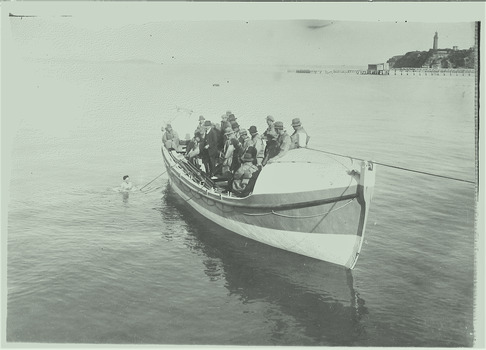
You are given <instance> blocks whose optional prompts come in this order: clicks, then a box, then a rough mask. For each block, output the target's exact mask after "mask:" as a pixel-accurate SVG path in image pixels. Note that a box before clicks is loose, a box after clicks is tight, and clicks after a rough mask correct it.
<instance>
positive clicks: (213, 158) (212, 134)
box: [203, 120, 219, 176]
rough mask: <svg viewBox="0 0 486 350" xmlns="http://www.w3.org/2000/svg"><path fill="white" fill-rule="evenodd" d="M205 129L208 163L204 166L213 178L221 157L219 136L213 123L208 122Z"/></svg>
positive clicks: (205, 148) (205, 147)
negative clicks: (219, 156)
mask: <svg viewBox="0 0 486 350" xmlns="http://www.w3.org/2000/svg"><path fill="white" fill-rule="evenodd" d="M204 127H205V128H206V131H205V136H204V150H205V151H204V153H205V157H204V158H205V160H206V161H205V163H204V166H205V168H206V173H207V174H208V175H209V176H213V175H214V171H215V169H216V162H217V160H218V155H219V149H218V146H219V135H218V131H217V130H216V129H215V128H214V127H213V123H211V121H209V120H206V121H205V122H204ZM204 158H203V159H204Z"/></svg>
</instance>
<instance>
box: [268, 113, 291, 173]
mask: <svg viewBox="0 0 486 350" xmlns="http://www.w3.org/2000/svg"><path fill="white" fill-rule="evenodd" d="M274 127H275V131H276V132H277V135H278V137H277V144H278V146H279V151H278V154H277V155H276V156H275V157H273V158H270V159H269V160H268V163H273V162H274V161H275V160H277V159H279V158H282V157H283V156H284V155H286V154H287V152H288V151H289V149H290V143H291V141H290V136H289V134H287V131H286V130H285V129H284V126H283V123H282V122H275V124H274Z"/></svg>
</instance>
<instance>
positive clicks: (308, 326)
mask: <svg viewBox="0 0 486 350" xmlns="http://www.w3.org/2000/svg"><path fill="white" fill-rule="evenodd" d="M162 201H164V202H165V203H163V205H162V207H164V208H165V209H167V210H168V212H167V213H166V214H164V212H163V211H162V213H161V214H162V216H165V215H173V214H174V213H173V212H172V210H173V209H175V210H177V212H178V213H179V215H180V217H181V218H182V219H183V220H184V222H185V223H186V224H187V226H186V227H185V229H186V230H187V232H188V234H187V237H186V239H185V243H184V244H185V245H186V246H187V247H188V249H190V250H192V251H194V252H195V253H197V254H200V255H202V256H204V259H205V260H204V265H205V266H204V272H205V274H206V275H207V276H208V278H209V279H210V280H212V281H216V280H224V283H225V287H226V288H227V289H228V291H229V293H228V295H230V296H237V298H238V299H239V300H240V301H241V303H243V304H246V303H251V302H258V301H262V302H266V303H271V304H272V306H273V307H275V306H276V307H277V308H278V310H279V314H281V315H285V317H284V318H285V319H289V318H290V319H292V322H293V323H294V324H298V328H299V329H300V330H301V332H302V333H303V334H302V337H303V338H302V339H303V340H304V339H307V341H305V344H302V345H311V344H314V345H341V346H346V345H347V346H349V345H353V344H354V343H355V342H357V341H358V340H360V341H361V342H362V340H364V339H365V338H366V334H365V330H364V326H363V322H362V317H363V316H364V315H366V314H367V313H368V311H367V308H366V306H365V301H364V300H363V299H361V298H360V297H359V294H358V293H357V292H356V291H355V290H354V281H353V275H352V271H351V270H349V269H346V268H344V267H342V266H338V265H334V264H330V263H327V262H324V261H320V260H316V259H312V258H308V257H305V256H301V255H298V254H294V253H290V252H286V251H283V250H280V249H277V248H273V247H270V246H267V245H265V244H262V243H259V242H256V241H254V240H250V239H247V238H244V237H241V236H239V235H237V234H235V233H232V232H230V231H227V230H226V229H224V228H222V227H220V226H218V225H216V224H214V223H212V222H211V221H210V220H207V219H205V218H204V217H202V216H201V215H199V214H198V213H197V212H195V211H194V210H193V209H192V208H191V207H190V206H188V205H187V204H185V203H184V200H182V199H181V198H180V197H179V196H178V195H177V194H176V193H175V192H173V190H172V189H171V187H170V185H169V186H168V187H167V189H166V190H165V192H164V196H163V198H162ZM167 219H169V218H167ZM172 234H174V233H172ZM268 317H269V318H272V319H271V320H270V321H275V315H274V314H269V315H268ZM277 328H279V327H277ZM283 328H285V327H283ZM281 331H282V329H280V330H279V329H275V334H272V339H273V340H274V341H275V343H278V339H281V334H280V333H281ZM298 338H299V337H298ZM308 343H310V344H308Z"/></svg>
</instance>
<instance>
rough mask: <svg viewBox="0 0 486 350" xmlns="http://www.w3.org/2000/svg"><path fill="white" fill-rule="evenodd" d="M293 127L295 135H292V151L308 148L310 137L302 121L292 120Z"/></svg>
mask: <svg viewBox="0 0 486 350" xmlns="http://www.w3.org/2000/svg"><path fill="white" fill-rule="evenodd" d="M291 125H292V127H293V128H294V133H293V134H292V135H290V141H291V143H290V149H294V148H302V147H307V143H308V142H309V139H310V137H309V135H308V134H307V132H306V131H305V130H304V128H303V127H302V123H301V122H300V119H299V118H294V119H292V124H291Z"/></svg>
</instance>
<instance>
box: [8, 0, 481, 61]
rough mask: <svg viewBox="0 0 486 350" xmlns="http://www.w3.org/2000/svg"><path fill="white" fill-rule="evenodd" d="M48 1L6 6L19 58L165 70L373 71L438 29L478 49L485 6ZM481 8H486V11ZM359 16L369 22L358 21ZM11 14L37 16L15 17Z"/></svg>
mask: <svg viewBox="0 0 486 350" xmlns="http://www.w3.org/2000/svg"><path fill="white" fill-rule="evenodd" d="M49 4H50V5H51V6H38V4H37V3H30V2H22V3H19V2H16V3H5V2H4V3H2V7H3V8H2V36H3V38H2V39H3V41H5V38H7V39H11V40H7V42H6V45H11V46H10V47H11V48H12V51H10V54H11V55H19V56H20V57H29V58H42V59H45V58H48V59H52V58H57V59H66V60H84V61H123V60H146V61H152V62H155V63H157V64H161V63H162V64H172V63H213V64H225V63H229V64H241V63H246V64H267V65H268V64H274V65H350V66H366V65H367V64H369V63H380V62H385V61H386V60H387V59H389V58H390V57H392V56H395V55H400V54H404V53H406V52H408V51H414V50H421V51H422V50H428V49H430V48H431V47H432V42H433V36H434V33H435V32H436V31H437V32H438V34H439V47H440V48H452V46H458V47H459V49H466V48H469V47H471V46H473V45H474V24H473V21H474V20H475V19H478V20H480V19H481V17H478V16H476V15H475V13H476V12H477V9H481V7H477V8H475V7H474V6H473V8H472V10H471V11H469V12H470V13H469V15H468V16H466V15H465V14H466V13H467V12H468V11H464V10H463V9H464V7H460V9H461V13H462V15H460V16H459V15H457V9H456V10H454V7H452V8H450V10H449V12H450V15H451V16H450V17H448V16H447V15H444V14H447V12H448V11H444V9H441V10H440V11H435V10H434V9H435V8H436V7H432V10H430V9H429V10H428V13H429V15H423V16H422V17H421V16H418V17H416V18H413V17H411V16H410V13H414V12H413V11H411V10H409V9H408V7H406V9H407V10H403V11H394V10H395V9H397V8H396V7H393V8H392V9H393V11H390V10H388V11H382V13H387V12H389V13H387V14H386V15H382V16H379V17H373V15H370V12H371V13H373V11H369V9H370V8H369V7H367V6H366V4H365V6H364V7H362V8H361V7H359V6H358V7H356V6H354V7H349V6H345V7H344V11H343V10H341V11H336V10H332V9H333V7H329V6H324V5H326V4H319V5H318V6H317V7H314V6H308V5H307V4H296V3H292V4H283V5H284V6H276V5H271V6H264V7H260V6H259V5H258V4H255V5H253V4H254V3H253V4H244V5H243V6H242V5H241V4H240V5H239V6H238V5H236V6H233V5H234V4H225V5H224V6H221V4H219V5H218V6H206V5H205V4H203V3H198V4H196V3H177V4H175V3H170V4H167V3H166V4H164V3H157V4H154V3H110V2H108V3H107V2H102V3H71V5H69V3H62V4H59V3H49ZM44 5H45V4H44ZM213 5H214V4H213ZM267 5H270V4H267ZM277 5H278V4H277ZM290 5H295V6H290ZM471 5H474V4H471ZM477 5H478V6H482V9H483V10H484V5H483V4H477ZM461 6H462V5H461ZM447 8H449V7H445V9H447ZM277 9H278V11H276V10H277ZM351 10H352V11H353V12H358V13H360V14H361V15H360V16H357V17H356V16H354V17H353V16H350V11H351ZM407 11H408V12H409V15H408V16H407ZM410 11H411V12H410ZM6 12H11V13H14V14H16V15H19V14H24V15H35V16H37V17H24V18H18V17H8V16H6ZM395 12H396V13H395ZM416 12H418V13H422V12H424V11H416ZM436 12H437V13H441V15H437V13H436ZM425 13H427V11H425ZM66 15H67V16H68V17H64V16H66ZM407 18H411V19H410V20H409V19H407ZM4 29H7V30H4Z"/></svg>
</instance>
